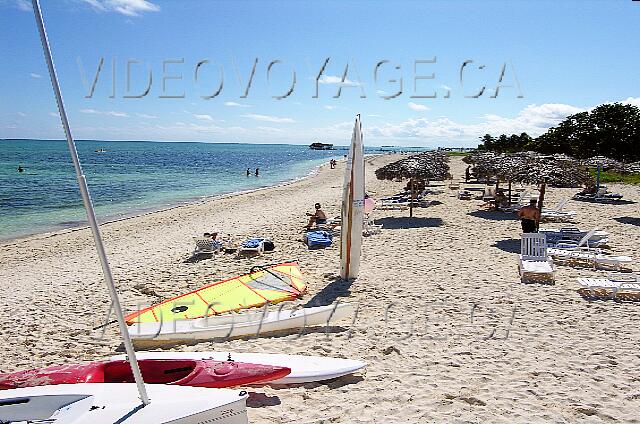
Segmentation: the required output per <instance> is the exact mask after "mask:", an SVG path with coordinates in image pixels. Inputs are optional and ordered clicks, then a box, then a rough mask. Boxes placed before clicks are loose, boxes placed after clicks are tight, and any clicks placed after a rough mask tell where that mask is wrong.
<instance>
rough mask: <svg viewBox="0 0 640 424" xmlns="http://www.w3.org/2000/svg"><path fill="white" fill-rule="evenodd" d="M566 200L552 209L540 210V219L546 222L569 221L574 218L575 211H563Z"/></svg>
mask: <svg viewBox="0 0 640 424" xmlns="http://www.w3.org/2000/svg"><path fill="white" fill-rule="evenodd" d="M566 202H567V199H565V200H563V201H561V202H560V203H558V205H557V206H556V207H555V208H553V209H545V208H542V213H541V214H540V218H541V219H542V220H546V221H570V220H572V219H573V218H575V217H576V215H577V213H576V212H575V211H563V210H562V208H563V207H564V205H565V203H566Z"/></svg>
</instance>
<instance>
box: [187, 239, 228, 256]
mask: <svg viewBox="0 0 640 424" xmlns="http://www.w3.org/2000/svg"><path fill="white" fill-rule="evenodd" d="M193 241H195V243H196V247H195V249H194V250H193V254H194V255H202V254H213V253H217V252H219V251H220V249H222V243H221V242H219V241H218V240H212V239H211V237H194V238H193Z"/></svg>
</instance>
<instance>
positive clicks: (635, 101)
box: [621, 97, 640, 107]
mask: <svg viewBox="0 0 640 424" xmlns="http://www.w3.org/2000/svg"><path fill="white" fill-rule="evenodd" d="M621 103H623V104H625V105H633V106H637V107H640V97H627V99H626V100H623V101H622V102H621Z"/></svg>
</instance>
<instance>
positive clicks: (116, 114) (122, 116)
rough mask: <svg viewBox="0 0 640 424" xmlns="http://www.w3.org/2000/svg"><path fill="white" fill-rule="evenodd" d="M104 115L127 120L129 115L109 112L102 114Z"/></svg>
mask: <svg viewBox="0 0 640 424" xmlns="http://www.w3.org/2000/svg"><path fill="white" fill-rule="evenodd" d="M104 114H105V115H109V116H116V117H118V118H128V117H129V115H128V114H126V113H124V112H116V111H113V110H112V111H109V112H104Z"/></svg>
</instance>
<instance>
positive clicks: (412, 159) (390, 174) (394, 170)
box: [376, 152, 451, 216]
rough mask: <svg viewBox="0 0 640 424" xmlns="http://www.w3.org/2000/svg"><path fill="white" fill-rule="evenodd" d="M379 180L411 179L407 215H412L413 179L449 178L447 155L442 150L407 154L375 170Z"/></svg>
mask: <svg viewBox="0 0 640 424" xmlns="http://www.w3.org/2000/svg"><path fill="white" fill-rule="evenodd" d="M376 177H377V178H378V179H379V180H403V179H407V178H408V179H410V181H411V202H410V204H409V215H410V216H413V200H414V198H415V196H414V194H415V193H414V181H415V180H425V181H427V182H428V181H432V180H446V179H448V178H451V174H450V173H449V156H447V154H446V153H443V152H424V153H420V154H417V155H413V156H409V157H407V158H403V159H400V160H398V161H396V162H393V163H390V164H388V165H385V166H383V167H382V168H379V169H377V170H376Z"/></svg>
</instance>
